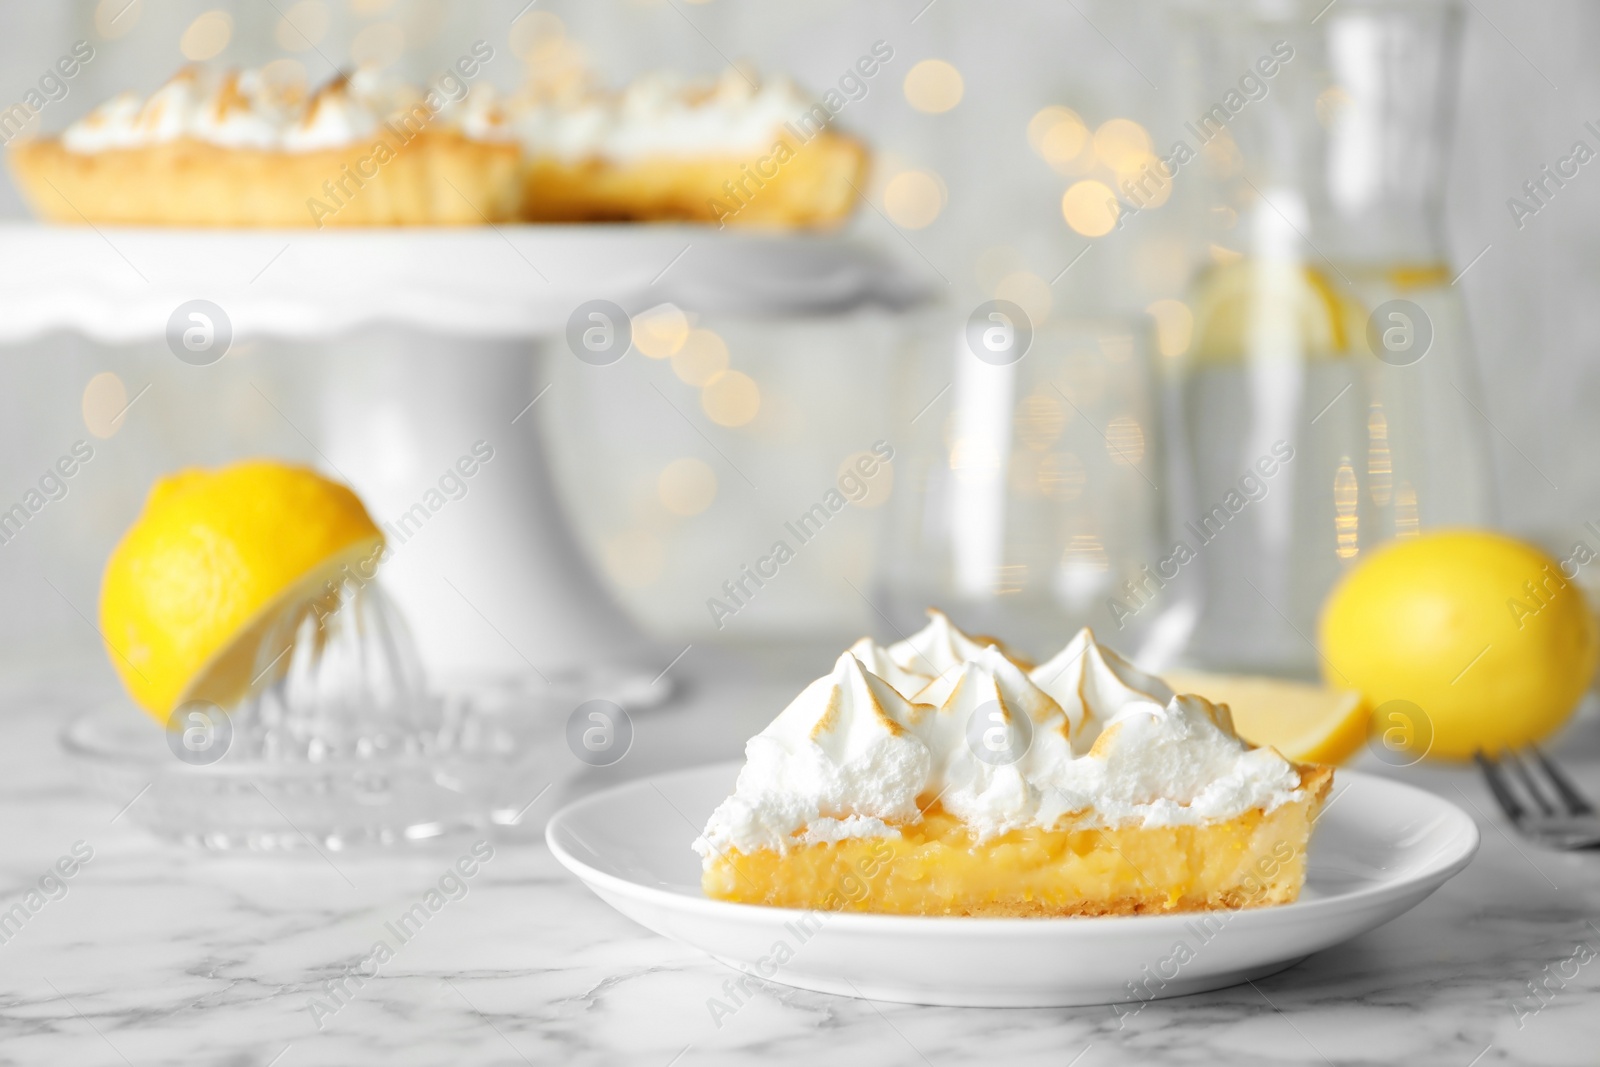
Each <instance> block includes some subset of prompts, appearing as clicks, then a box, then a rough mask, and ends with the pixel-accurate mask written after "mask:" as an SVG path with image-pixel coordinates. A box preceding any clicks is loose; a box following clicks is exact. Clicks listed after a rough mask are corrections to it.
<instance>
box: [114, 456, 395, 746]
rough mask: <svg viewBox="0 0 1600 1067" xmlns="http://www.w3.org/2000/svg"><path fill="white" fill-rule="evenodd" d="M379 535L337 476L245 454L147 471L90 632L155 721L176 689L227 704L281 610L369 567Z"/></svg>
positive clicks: (246, 678) (169, 707) (171, 703)
mask: <svg viewBox="0 0 1600 1067" xmlns="http://www.w3.org/2000/svg"><path fill="white" fill-rule="evenodd" d="M383 544H384V542H383V534H382V533H381V532H380V531H379V530H378V527H377V526H376V525H374V523H373V521H372V519H371V517H370V516H368V514H367V510H366V508H364V507H363V506H362V505H361V501H360V500H359V499H358V498H357V497H356V495H355V493H353V492H351V491H350V490H349V488H347V487H346V486H343V485H340V484H339V483H337V482H334V481H330V480H329V479H327V478H324V477H323V476H322V475H320V474H318V473H317V472H316V471H313V470H311V469H309V468H307V467H300V466H295V465H292V464H288V463H280V462H276V461H273V460H246V461H244V462H240V463H235V464H233V465H231V466H227V467H223V468H221V469H220V470H214V471H213V470H185V471H179V472H177V473H176V474H172V475H169V476H168V477H165V478H162V479H160V480H158V481H157V482H156V483H155V485H154V486H152V487H151V489H150V495H149V497H148V498H147V499H146V500H145V503H144V510H143V512H141V513H140V515H139V518H138V519H137V520H136V521H135V522H134V524H133V525H132V526H131V527H129V529H128V531H127V533H125V534H123V536H122V540H121V541H120V542H119V543H118V544H117V547H116V548H115V549H113V550H112V553H111V558H110V560H109V561H107V563H106V570H105V575H104V577H103V578H102V580H101V584H100V631H101V634H102V635H103V636H104V638H105V641H106V645H107V651H108V654H109V655H110V657H111V662H112V664H113V666H115V667H116V669H117V673H118V674H119V675H121V677H122V682H123V685H124V686H126V687H127V690H128V693H129V694H130V695H131V696H132V697H133V698H134V700H135V701H137V702H138V703H139V705H140V706H141V707H143V708H144V709H145V710H146V711H148V712H149V713H150V714H151V715H152V716H153V717H154V718H155V719H156V720H157V721H159V722H166V721H167V718H168V716H170V715H171V713H172V711H173V709H174V708H176V707H177V706H178V705H180V704H182V703H183V702H184V701H186V700H192V699H205V700H209V701H212V702H214V703H216V704H219V705H221V706H223V707H228V706H230V705H231V704H233V703H234V702H235V701H237V700H238V698H239V697H241V696H243V695H244V692H245V690H246V689H247V687H248V686H249V684H250V681H251V677H252V675H254V674H255V673H256V672H257V671H258V670H259V667H258V666H257V658H258V657H257V647H258V645H259V644H260V639H261V637H262V636H263V634H264V632H265V631H266V629H267V627H268V626H269V624H270V623H271V622H272V621H273V620H275V619H277V618H279V617H280V613H281V612H282V611H284V610H286V609H290V608H293V607H296V606H299V605H304V604H305V603H308V602H309V601H310V600H311V599H312V598H314V597H315V596H316V595H317V594H318V593H319V592H320V591H321V589H322V587H323V585H324V583H325V582H327V581H329V580H333V579H334V578H336V577H338V575H339V572H340V570H341V569H342V568H343V567H345V566H351V565H359V566H361V567H362V569H363V571H367V572H369V573H365V574H364V575H363V576H364V577H371V574H370V570H371V569H372V568H375V567H376V565H377V558H378V557H379V555H380V554H381V552H382V551H383Z"/></svg>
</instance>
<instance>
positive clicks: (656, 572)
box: [600, 530, 667, 589]
mask: <svg viewBox="0 0 1600 1067" xmlns="http://www.w3.org/2000/svg"><path fill="white" fill-rule="evenodd" d="M600 558H601V560H602V562H603V563H604V564H605V569H606V573H607V574H608V575H610V576H611V580H612V581H614V582H616V583H617V584H618V585H620V586H622V587H623V588H624V589H640V588H643V587H644V586H647V585H650V584H652V583H654V582H655V581H656V579H658V578H660V577H661V571H662V569H663V568H664V567H665V565H666V561H667V549H666V546H665V545H663V544H662V543H661V538H659V537H657V536H656V535H655V534H653V533H651V532H649V531H648V530H627V531H624V532H623V533H620V534H618V535H617V536H615V537H610V538H607V539H606V541H605V542H604V543H603V544H602V545H601V548H600Z"/></svg>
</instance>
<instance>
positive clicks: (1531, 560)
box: [1320, 530, 1600, 759]
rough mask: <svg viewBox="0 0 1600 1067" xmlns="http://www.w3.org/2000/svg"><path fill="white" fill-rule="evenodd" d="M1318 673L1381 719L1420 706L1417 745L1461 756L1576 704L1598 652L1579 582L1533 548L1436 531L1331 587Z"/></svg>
mask: <svg viewBox="0 0 1600 1067" xmlns="http://www.w3.org/2000/svg"><path fill="white" fill-rule="evenodd" d="M1320 634H1321V648H1322V653H1323V656H1324V657H1325V662H1324V665H1323V670H1324V675H1325V676H1326V678H1327V680H1328V681H1329V683H1330V684H1335V685H1350V686H1354V687H1355V688H1356V689H1359V690H1360V691H1361V692H1362V693H1364V694H1365V695H1366V697H1367V700H1368V702H1369V703H1371V705H1372V706H1373V707H1374V709H1376V711H1377V712H1378V715H1379V717H1380V718H1382V717H1383V706H1384V705H1385V704H1386V703H1387V702H1388V701H1392V700H1400V701H1409V702H1410V703H1412V704H1414V705H1416V707H1417V708H1419V709H1421V712H1422V718H1423V722H1422V724H1420V727H1419V733H1431V739H1427V738H1421V737H1419V738H1418V739H1417V740H1416V742H1415V743H1416V744H1418V745H1419V746H1420V745H1421V744H1424V743H1429V742H1430V740H1431V747H1430V749H1429V754H1430V755H1432V756H1437V757H1444V758H1453V759H1466V758H1469V757H1470V756H1471V755H1472V753H1473V752H1474V751H1476V750H1478V749H1483V750H1485V751H1489V752H1493V751H1496V750H1498V749H1499V748H1501V747H1502V746H1512V747H1514V746H1517V745H1522V744H1526V743H1528V742H1531V741H1537V740H1539V739H1540V738H1543V737H1546V736H1547V735H1549V734H1551V733H1553V732H1554V731H1555V730H1556V729H1557V728H1558V727H1560V726H1561V724H1562V723H1564V722H1565V721H1566V720H1567V717H1568V716H1569V715H1571V714H1572V711H1573V709H1574V708H1575V707H1577V704H1578V701H1579V699H1580V698H1581V697H1582V696H1583V693H1584V691H1585V690H1586V689H1587V688H1588V686H1589V681H1590V678H1591V677H1592V676H1593V674H1594V670H1595V662H1596V658H1597V656H1600V635H1597V628H1596V625H1595V621H1594V617H1593V615H1592V614H1591V613H1590V611H1589V607H1588V604H1587V603H1586V601H1585V598H1584V595H1583V593H1582V591H1581V590H1580V589H1579V588H1578V587H1577V586H1576V585H1575V584H1573V583H1572V582H1571V581H1569V580H1568V579H1567V577H1566V576H1565V575H1563V574H1562V571H1561V566H1560V564H1558V563H1557V562H1556V561H1555V560H1553V559H1551V558H1550V557H1549V556H1547V555H1546V554H1545V553H1543V552H1541V551H1540V550H1539V549H1537V548H1535V547H1534V546H1532V545H1529V544H1526V543H1524V542H1522V541H1518V540H1515V539H1514V538H1510V537H1506V536H1504V535H1502V534H1497V533H1491V532H1489V531H1486V530H1443V531H1439V532H1436V533H1429V534H1424V535H1423V536H1420V537H1415V538H1408V539H1406V540H1401V541H1395V542H1392V543H1390V544H1388V545H1385V546H1383V547H1381V548H1379V549H1377V550H1376V551H1374V552H1373V553H1372V554H1371V555H1370V556H1367V557H1366V558H1365V559H1363V560H1362V561H1361V562H1360V563H1358V564H1357V565H1356V567H1355V568H1354V569H1352V570H1351V571H1350V573H1348V574H1347V575H1345V577H1344V579H1343V580H1342V581H1341V582H1340V583H1339V584H1338V585H1337V586H1335V587H1334V590H1333V592H1332V593H1330V594H1329V596H1328V600H1327V602H1326V603H1325V604H1324V605H1323V609H1322V619H1321V624H1320Z"/></svg>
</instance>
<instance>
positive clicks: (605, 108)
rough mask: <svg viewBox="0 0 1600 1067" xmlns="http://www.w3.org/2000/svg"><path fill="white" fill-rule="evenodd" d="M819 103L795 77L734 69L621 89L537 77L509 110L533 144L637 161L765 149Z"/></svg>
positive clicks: (579, 155) (573, 156) (565, 154)
mask: <svg viewBox="0 0 1600 1067" xmlns="http://www.w3.org/2000/svg"><path fill="white" fill-rule="evenodd" d="M814 104H815V101H813V100H809V99H807V98H806V96H805V95H804V94H803V93H801V92H800V90H799V88H798V87H796V86H795V85H794V83H792V82H790V81H787V80H781V79H780V80H774V81H769V82H760V83H757V82H753V81H751V80H749V79H747V77H746V76H745V75H744V74H742V73H740V72H739V71H736V70H732V69H729V70H726V71H724V72H723V74H722V76H721V77H720V78H718V79H717V81H715V82H713V83H710V84H706V83H696V82H685V81H682V80H679V79H677V78H675V77H671V76H668V75H664V74H648V75H645V76H644V77H641V78H639V79H637V80H636V81H634V82H633V83H632V84H631V85H629V86H628V88H627V89H625V90H623V91H622V92H620V93H608V92H604V91H602V90H598V89H595V88H593V87H592V86H571V85H564V86H561V87H560V88H559V89H557V90H555V91H551V90H548V89H545V88H544V87H542V86H538V85H533V86H530V87H529V88H527V89H525V90H524V91H523V92H522V93H521V94H519V95H518V96H517V97H516V99H515V100H514V101H513V103H512V105H511V108H510V112H511V116H512V119H511V121H512V125H513V127H514V128H515V129H516V132H517V135H518V137H519V138H520V139H521V141H522V143H523V145H524V146H526V147H527V148H528V149H529V150H530V151H532V152H535V153H538V154H542V155H548V156H553V157H555V158H557V159H562V160H567V161H576V160H583V159H607V160H616V161H634V160H640V159H647V158H650V157H656V156H666V157H683V156H705V155H727V154H740V153H745V152H753V151H765V150H766V149H769V148H771V147H772V143H773V141H774V140H775V139H776V138H777V137H778V136H779V135H780V134H781V132H782V129H783V126H784V124H785V123H793V122H795V121H797V120H798V119H800V118H801V117H802V116H804V115H805V114H806V113H807V110H808V109H809V108H811V107H812V106H813V105H814Z"/></svg>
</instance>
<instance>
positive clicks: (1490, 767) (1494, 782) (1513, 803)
mask: <svg viewBox="0 0 1600 1067" xmlns="http://www.w3.org/2000/svg"><path fill="white" fill-rule="evenodd" d="M1472 758H1473V759H1474V760H1476V761H1477V763H1478V768H1479V769H1480V770H1482V771H1483V780H1484V781H1485V782H1487V783H1488V784H1489V792H1491V793H1493V794H1494V801H1495V803H1496V804H1499V805H1500V810H1501V811H1503V812H1505V813H1506V818H1508V819H1510V820H1511V821H1512V822H1521V821H1522V817H1523V816H1524V815H1526V814H1527V809H1525V808H1524V807H1523V806H1522V805H1521V804H1520V803H1519V802H1518V801H1517V798H1516V796H1515V794H1513V793H1512V792H1511V787H1510V786H1509V785H1508V784H1507V783H1506V780H1505V777H1504V776H1503V775H1502V774H1501V771H1500V765H1499V764H1497V763H1495V761H1494V759H1493V757H1491V756H1489V755H1487V754H1485V753H1484V751H1483V749H1481V748H1480V749H1479V750H1478V751H1476V752H1474V753H1473V754H1472Z"/></svg>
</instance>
